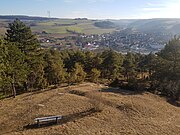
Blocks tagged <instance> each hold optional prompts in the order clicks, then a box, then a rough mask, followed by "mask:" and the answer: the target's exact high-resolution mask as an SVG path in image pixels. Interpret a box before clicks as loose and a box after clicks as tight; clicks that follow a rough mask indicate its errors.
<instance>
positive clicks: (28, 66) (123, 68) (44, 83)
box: [0, 19, 180, 101]
mask: <svg viewBox="0 0 180 135" xmlns="http://www.w3.org/2000/svg"><path fill="white" fill-rule="evenodd" d="M84 81H87V82H94V83H103V84H106V85H109V86H112V87H120V88H122V89H128V90H132V91H138V92H142V91H150V92H152V93H155V94H159V95H162V96H165V97H167V98H168V99H171V100H172V101H179V100H180V37H178V36H175V37H174V38H173V39H172V40H171V41H169V42H168V43H167V44H166V46H165V48H164V49H163V50H161V51H160V52H158V53H156V54H153V53H150V54H148V55H144V54H139V53H131V52H128V53H127V54H126V55H124V54H121V53H118V52H115V51H113V50H111V49H109V50H102V51H101V52H93V51H82V50H76V51H75V50H63V51H59V50H55V49H51V48H48V49H47V48H46V49H45V48H42V47H41V46H40V43H39V41H38V39H37V37H36V35H34V34H33V33H32V31H31V28H30V27H28V26H26V25H25V24H24V23H23V22H21V21H20V20H19V19H16V20H14V22H12V23H10V24H9V26H8V29H7V31H6V34H5V35H4V36H2V37H1V39H0V98H5V97H10V96H13V97H16V95H17V94H21V93H25V92H28V91H38V90H41V89H45V88H47V87H49V86H52V85H54V86H59V85H61V84H67V85H73V84H77V83H82V82H84Z"/></svg>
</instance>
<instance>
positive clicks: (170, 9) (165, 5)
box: [140, 0, 180, 18]
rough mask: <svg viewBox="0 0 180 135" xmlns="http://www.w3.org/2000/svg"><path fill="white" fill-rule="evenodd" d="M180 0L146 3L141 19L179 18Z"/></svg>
mask: <svg viewBox="0 0 180 135" xmlns="http://www.w3.org/2000/svg"><path fill="white" fill-rule="evenodd" d="M179 13H180V0H166V1H165V0H164V1H156V2H154V3H152V2H151V3H146V5H145V7H143V8H142V9H141V13H140V16H141V18H179V17H180V14H179Z"/></svg>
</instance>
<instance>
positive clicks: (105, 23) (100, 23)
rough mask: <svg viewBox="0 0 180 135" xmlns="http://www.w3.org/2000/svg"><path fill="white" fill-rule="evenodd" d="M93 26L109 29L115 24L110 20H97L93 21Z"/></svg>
mask: <svg viewBox="0 0 180 135" xmlns="http://www.w3.org/2000/svg"><path fill="white" fill-rule="evenodd" d="M94 26H96V27H99V28H103V29H110V28H115V27H116V26H115V24H114V23H113V22H111V21H98V22H95V23H94Z"/></svg>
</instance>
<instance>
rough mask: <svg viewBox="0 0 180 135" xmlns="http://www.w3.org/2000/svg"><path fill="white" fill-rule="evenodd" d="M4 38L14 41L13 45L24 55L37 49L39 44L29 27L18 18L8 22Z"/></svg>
mask: <svg viewBox="0 0 180 135" xmlns="http://www.w3.org/2000/svg"><path fill="white" fill-rule="evenodd" d="M5 40H6V41H8V42H13V43H16V44H15V45H17V46H18V48H19V49H20V50H21V52H22V53H24V54H25V55H27V54H29V53H31V52H33V51H35V50H37V48H38V47H39V46H40V44H39V42H38V40H37V38H36V37H35V35H33V34H32V32H31V29H30V27H28V26H26V24H25V23H23V22H21V21H20V20H19V19H16V20H14V22H12V23H10V24H9V26H8V29H7V32H6V37H5Z"/></svg>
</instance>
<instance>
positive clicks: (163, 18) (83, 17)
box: [0, 14, 180, 20]
mask: <svg viewBox="0 0 180 135" xmlns="http://www.w3.org/2000/svg"><path fill="white" fill-rule="evenodd" d="M0 16H20V17H21V16H25V17H40V18H41V17H42V18H49V17H48V16H35V15H26V14H13V15H10V14H4V15H2V14H0ZM77 18H86V19H88V20H151V19H180V17H179V18H115V19H114V18H111V19H108V18H87V17H75V18H63V17H51V18H50V19H77Z"/></svg>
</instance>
